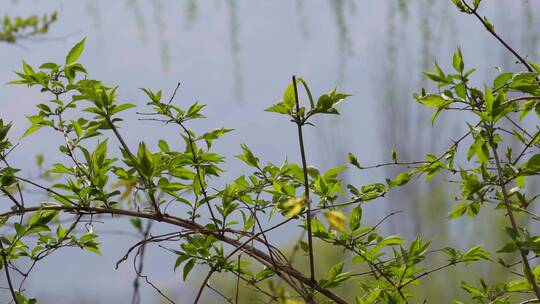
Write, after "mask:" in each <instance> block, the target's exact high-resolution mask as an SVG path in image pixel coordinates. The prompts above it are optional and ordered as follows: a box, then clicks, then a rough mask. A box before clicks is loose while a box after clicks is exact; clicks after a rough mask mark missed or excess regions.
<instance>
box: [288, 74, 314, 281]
mask: <svg viewBox="0 0 540 304" xmlns="http://www.w3.org/2000/svg"><path fill="white" fill-rule="evenodd" d="M292 81H293V87H294V101H295V103H296V117H295V122H296V125H297V126H298V140H299V143H300V154H301V156H302V168H303V170H304V188H305V190H304V191H305V193H304V196H305V197H304V199H305V201H306V205H307V232H308V247H309V270H310V273H311V277H310V278H311V281H312V282H315V264H314V261H313V260H314V259H313V234H312V233H311V201H310V199H309V180H308V171H307V164H306V153H305V150H304V136H303V134H302V124H303V122H302V121H301V120H300V116H299V114H300V104H299V102H298V88H297V87H296V76H294V75H293V77H292Z"/></svg>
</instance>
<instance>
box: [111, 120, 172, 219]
mask: <svg viewBox="0 0 540 304" xmlns="http://www.w3.org/2000/svg"><path fill="white" fill-rule="evenodd" d="M106 121H107V124H108V125H109V127H110V128H111V130H112V131H113V133H114V135H115V136H116V138H117V139H118V141H120V144H121V145H122V147H123V148H124V150H125V151H126V153H127V154H128V155H129V157H130V158H131V161H133V166H134V167H135V170H137V172H138V173H139V175H140V176H141V179H142V180H143V181H144V183H145V184H146V186H147V187H148V196H149V197H150V201H151V202H152V206H153V207H154V209H155V211H156V214H157V215H159V216H161V215H162V214H161V210H160V209H159V203H158V201H157V200H156V197H155V196H154V189H153V184H152V180H148V179H147V178H146V177H144V175H143V174H142V172H141V170H140V169H139V165H138V164H137V158H136V157H135V155H134V154H133V153H131V150H130V149H129V146H128V145H127V143H126V142H125V141H124V138H123V137H122V135H120V132H118V130H117V129H116V126H115V125H114V124H113V122H112V120H111V119H110V117H106Z"/></svg>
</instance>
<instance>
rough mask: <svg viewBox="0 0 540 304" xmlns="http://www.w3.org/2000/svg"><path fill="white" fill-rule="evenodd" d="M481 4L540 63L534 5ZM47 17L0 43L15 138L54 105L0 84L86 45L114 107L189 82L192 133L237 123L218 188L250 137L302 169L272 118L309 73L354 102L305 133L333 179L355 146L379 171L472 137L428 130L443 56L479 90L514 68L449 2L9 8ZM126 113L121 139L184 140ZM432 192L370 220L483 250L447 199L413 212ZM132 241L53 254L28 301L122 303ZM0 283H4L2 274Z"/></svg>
mask: <svg viewBox="0 0 540 304" xmlns="http://www.w3.org/2000/svg"><path fill="white" fill-rule="evenodd" d="M484 2H485V3H483V4H482V14H483V15H486V16H488V17H489V19H490V20H491V21H492V23H493V24H494V25H495V28H496V30H497V31H498V32H499V33H500V34H501V35H502V36H503V37H505V38H506V39H508V40H509V41H510V42H511V43H512V45H514V46H516V48H517V49H518V50H519V52H520V53H521V54H523V55H526V56H528V58H530V59H533V60H538V47H539V44H538V42H539V37H540V28H539V25H540V23H539V22H538V20H537V18H536V17H537V15H538V12H540V1H535V0H529V1H524V0H513V1H505V0H497V1H495V0H493V1H484ZM52 11H58V13H59V20H58V22H57V23H55V24H54V25H53V26H52V27H51V30H50V32H49V33H48V34H47V35H45V36H43V37H39V38H35V39H33V40H23V41H20V42H19V43H18V44H16V45H8V44H0V54H1V56H0V67H1V70H0V83H2V86H1V87H0V102H1V107H0V109H1V110H0V117H1V118H3V119H7V120H11V121H13V124H14V127H13V134H14V137H19V136H20V135H22V133H23V132H24V130H25V128H27V127H28V125H29V123H28V122H27V121H26V119H25V115H29V114H31V113H33V112H34V111H35V105H36V104H38V103H40V102H44V101H45V100H46V99H45V96H43V95H40V94H39V92H37V90H35V89H27V88H25V87H21V86H11V85H4V84H5V83H7V82H8V81H10V80H13V79H14V78H15V75H14V73H13V71H15V70H19V69H20V68H21V61H22V60H25V61H27V62H28V63H29V64H31V65H39V64H41V63H43V62H47V61H60V62H62V61H63V60H64V57H65V54H66V53H67V51H68V50H69V48H70V47H71V46H72V45H73V44H74V43H76V42H77V41H79V40H80V39H82V37H87V39H88V40H87V43H86V50H85V53H84V54H83V56H82V57H81V62H82V63H83V64H84V65H85V66H86V67H87V69H88V71H89V75H90V77H92V78H96V79H101V80H103V81H104V82H105V83H107V84H111V85H118V86H119V89H118V92H119V99H120V100H121V101H126V102H131V103H135V104H137V105H141V106H143V105H144V104H145V103H146V99H145V96H144V95H143V93H142V92H141V91H140V90H139V88H140V87H149V88H152V89H159V88H161V89H163V93H164V95H165V96H170V94H171V93H172V91H173V89H174V88H175V86H176V83H177V82H181V83H182V85H181V87H180V89H179V91H178V94H177V97H176V102H177V103H179V104H181V105H188V104H189V103H191V102H193V101H196V100H197V101H199V102H201V103H204V104H207V107H206V108H205V113H206V116H207V117H208V118H209V119H208V120H205V121H203V123H198V124H195V125H194V128H195V129H196V130H198V131H203V130H209V129H212V128H217V127H221V126H224V127H227V128H233V129H235V131H234V132H233V133H231V134H229V135H227V136H226V137H224V139H223V140H221V141H220V142H219V143H217V144H216V149H217V150H218V151H219V152H221V153H223V154H224V155H226V156H227V159H228V160H229V162H228V163H227V165H226V166H225V167H226V169H227V172H226V173H225V175H224V177H223V179H222V181H226V180H227V178H232V177H234V176H237V175H239V174H242V173H246V172H247V171H246V168H245V167H244V166H243V165H242V163H241V162H240V161H237V160H235V159H234V155H237V154H238V153H239V151H240V144H242V143H247V144H248V145H249V146H250V147H251V148H252V150H253V151H254V152H255V153H256V154H257V155H258V156H259V157H260V158H261V159H263V160H266V161H272V162H274V163H280V162H281V161H283V160H284V159H285V158H288V159H289V161H298V160H299V157H298V151H297V150H298V146H297V139H296V137H295V129H294V128H293V126H292V125H291V124H290V122H288V120H287V119H285V118H283V117H279V116H278V115H275V114H272V113H267V112H264V111H263V110H264V108H266V107H267V106H269V105H270V104H271V103H273V102H275V101H276V100H278V99H279V98H280V96H281V94H282V91H283V89H284V88H285V86H286V85H287V84H288V82H289V81H290V78H291V76H292V75H293V74H295V75H300V76H302V77H303V78H305V79H306V80H307V81H308V83H309V84H310V86H311V88H312V91H314V93H315V94H320V93H323V92H326V91H328V90H330V89H331V88H332V87H333V86H336V85H338V86H339V87H340V88H341V90H343V91H344V92H347V93H350V94H353V96H352V97H351V98H350V99H349V100H347V102H345V103H343V104H342V105H341V106H340V110H341V112H342V115H341V116H339V117H321V118H319V119H316V121H315V122H316V125H317V126H316V127H315V128H310V129H309V130H308V131H307V140H306V141H307V151H309V154H308V161H309V163H310V164H312V165H314V166H317V167H320V168H323V169H328V168H330V167H333V166H337V165H340V164H343V163H344V162H345V161H346V159H347V152H354V153H355V154H356V155H357V156H358V157H359V159H360V162H361V163H362V164H375V163H380V162H386V161H388V160H389V159H390V152H389V151H390V149H391V148H393V147H395V148H397V151H398V154H399V155H400V159H403V160H412V158H414V156H415V155H423V154H425V153H427V152H433V153H441V152H442V151H444V148H445V147H446V146H447V145H448V143H449V140H450V139H452V138H454V137H455V136H457V135H459V134H460V132H461V131H463V130H462V129H460V126H461V125H462V124H459V122H460V121H461V120H460V119H461V118H460V117H456V116H442V117H441V118H440V121H439V123H438V124H437V125H436V126H435V127H432V126H431V124H430V122H429V115H430V113H429V112H430V111H429V110H426V109H423V108H421V107H420V106H419V105H418V104H416V103H415V102H414V101H413V100H412V98H411V95H412V93H413V92H415V91H418V89H419V88H420V87H421V86H427V87H430V85H429V84H427V83H426V82H425V81H424V80H423V77H422V73H421V71H422V70H425V69H431V68H432V63H433V61H434V60H437V61H438V62H439V63H440V64H441V66H442V67H443V69H445V70H448V69H449V67H450V62H451V54H452V53H453V51H454V50H455V49H456V48H457V47H458V46H460V47H461V49H462V51H463V54H464V57H465V63H466V65H467V64H469V63H474V66H476V67H478V70H477V72H476V74H475V76H474V77H473V79H474V80H476V81H477V82H478V83H481V82H487V83H490V81H491V78H492V77H493V75H494V73H495V72H496V70H495V66H501V67H503V69H508V70H516V69H518V66H517V65H516V63H515V60H514V59H513V58H512V57H510V55H509V54H508V53H507V52H506V51H505V50H504V49H503V48H502V47H501V46H500V45H499V44H498V43H497V42H496V41H495V40H494V39H493V38H492V37H490V36H489V35H488V33H487V32H486V31H485V30H484V29H483V28H482V27H481V26H480V25H479V23H478V22H477V20H475V19H474V18H472V17H471V16H466V15H463V14H461V13H459V12H458V11H457V10H456V9H455V8H454V7H453V6H452V5H451V1H450V0H448V1H446V0H437V1H434V0H431V1H430V0H418V1H397V0H385V1H380V0H365V1H352V0H313V1H312V0H310V1H307V0H303V1H300V0H297V1H285V0H280V1H248V0H243V1H160V0H153V1H137V0H129V1H125V0H122V1H103V0H101V1H90V0H88V1H39V0H36V1H30V0H21V1H6V0H0V12H1V13H2V14H8V15H12V16H16V15H20V16H26V15H30V14H43V13H44V12H52ZM469 67H470V65H469ZM129 113H130V114H129V115H127V116H126V117H125V125H124V127H123V128H122V129H123V130H122V131H123V132H124V133H125V134H126V138H127V139H128V141H129V143H130V144H131V145H136V144H137V143H138V142H139V141H141V140H147V141H148V142H150V143H155V142H156V140H157V139H167V140H170V141H171V142H173V143H175V142H176V143H178V147H179V146H180V144H181V138H180V136H179V133H178V131H177V130H175V129H174V128H170V127H161V126H159V125H156V124H155V123H152V122H140V121H138V120H137V118H138V117H137V116H136V115H135V111H130V112H129ZM38 134H40V133H38ZM61 141H62V139H61V138H60V137H58V135H57V134H54V133H51V132H43V133H41V135H36V136H30V137H28V138H25V139H23V140H20V146H19V147H18V148H17V149H16V150H15V151H14V153H13V155H11V156H10V157H11V159H12V163H13V165H14V166H17V167H20V168H24V169H25V170H26V172H25V174H27V175H29V176H31V175H32V174H36V172H37V169H36V167H35V165H34V156H35V155H37V154H39V153H44V154H45V155H46V156H47V158H46V163H47V164H50V163H53V162H55V161H60V160H62V158H61V157H59V156H51V157H49V155H51V154H53V155H58V153H56V152H57V145H59V144H60V143H61ZM418 153H420V154H418ZM392 173H393V172H392V171H389V170H379V171H369V172H351V173H347V174H346V176H344V178H345V179H346V181H347V182H350V183H353V184H357V185H360V184H364V183H368V182H374V181H376V180H380V179H382V178H383V177H384V176H386V175H387V174H392ZM407 191H409V192H408V193H407ZM429 191H430V189H429V188H428V187H426V186H425V185H423V182H422V181H418V182H417V183H414V184H413V185H411V186H410V187H408V188H406V189H404V190H401V192H398V193H396V194H394V195H391V196H390V197H389V198H387V199H384V200H378V201H376V202H372V203H370V205H369V206H368V207H367V208H368V210H369V211H368V212H365V213H366V215H365V216H367V217H368V219H367V220H368V221H369V222H376V221H377V220H378V219H380V218H382V216H383V215H384V214H387V213H388V212H391V211H395V210H403V211H404V212H403V213H401V214H399V215H398V216H395V217H393V218H392V219H391V220H390V221H389V222H388V223H387V224H386V225H385V227H384V228H385V230H386V232H387V233H403V234H405V235H407V236H411V235H415V234H417V233H422V234H424V235H426V237H429V238H434V239H437V238H438V237H440V234H441V233H443V232H444V234H445V239H450V240H452V241H453V242H455V244H457V246H460V244H461V245H463V246H465V245H466V244H469V243H470V244H476V243H479V242H482V241H484V242H486V240H482V239H480V238H479V237H474V235H473V234H472V232H473V231H485V232H489V231H490V228H489V227H488V228H485V227H484V228H479V227H475V226H474V225H472V224H471V223H470V222H467V221H453V222H448V220H447V218H446V214H447V212H448V210H449V208H451V206H452V202H451V200H450V199H448V198H446V199H442V198H441V199H436V200H435V199H434V200H431V201H429V199H428V203H427V205H426V204H424V205H422V206H424V207H422V208H420V207H419V205H417V204H416V202H417V200H419V199H420V198H422V199H423V200H424V201H425V200H426V196H429V193H430V192H429ZM443 197H444V196H443ZM425 206H428V207H425ZM422 214H429V215H430V217H431V218H430V223H424V222H422V221H421V220H420V218H421V215H422ZM482 226H485V225H482ZM95 229H97V230H98V232H99V229H102V230H103V231H109V232H111V231H112V232H115V231H119V230H122V231H128V230H129V226H128V225H127V222H126V221H122V220H119V221H118V222H116V223H114V224H112V225H103V226H97V227H96V228H95ZM482 229H483V230H482ZM463 235H471V237H470V238H463V237H462V236H463ZM273 237H274V238H275V239H276V240H277V241H279V242H284V243H285V242H287V240H290V239H289V234H286V233H284V232H282V235H280V234H279V233H278V234H276V235H274V236H273ZM136 240H137V239H136V238H134V237H132V236H129V235H124V234H112V235H110V236H104V237H102V238H101V241H102V243H103V245H102V246H103V248H102V251H103V252H104V253H103V255H101V256H98V255H95V254H93V253H88V252H82V251H81V250H78V249H66V250H64V251H60V252H59V253H57V254H55V255H53V256H52V257H50V258H48V259H47V260H46V261H44V262H43V263H40V264H39V266H38V268H37V269H36V270H35V272H34V273H33V275H32V277H31V278H30V279H29V282H28V284H27V286H26V287H27V290H28V293H29V294H30V295H34V296H37V297H38V298H40V300H41V302H40V303H125V302H128V299H129V298H130V297H131V283H132V280H133V275H134V273H133V270H132V268H131V265H130V263H125V264H124V265H123V266H122V267H120V268H119V269H118V270H114V263H115V262H116V260H117V259H118V258H120V257H121V256H122V255H123V253H124V251H125V249H126V248H128V247H129V246H130V245H131V244H132V243H133V242H135V241H136ZM488 243H489V242H488ZM488 246H489V244H488ZM147 260H148V263H147V265H146V268H145V269H147V270H148V274H149V275H150V278H151V280H152V281H153V282H154V283H156V284H157V285H159V286H160V287H162V288H163V289H164V290H167V291H168V292H170V294H171V295H173V296H175V297H179V298H181V299H183V300H186V302H187V303H189V302H190V301H191V300H189V299H192V298H193V296H194V291H193V289H192V288H190V287H189V285H185V284H182V282H181V274H180V273H173V272H172V270H171V269H172V266H173V263H174V256H172V255H171V254H169V253H167V252H164V251H163V250H151V251H150V253H149V255H148V256H147ZM199 279H200V277H197V276H194V277H193V281H191V280H190V283H193V284H194V285H196V284H197V282H198V281H199ZM0 282H1V283H0V285H1V284H3V283H4V277H3V276H2V278H0ZM454 283H455V284H459V280H457V281H456V282H454ZM142 292H143V303H151V302H152V301H154V299H157V295H156V293H155V292H154V291H153V290H152V289H151V288H149V287H148V286H147V285H144V284H143V287H142ZM3 298H4V296H2V299H3Z"/></svg>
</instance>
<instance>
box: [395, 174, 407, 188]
mask: <svg viewBox="0 0 540 304" xmlns="http://www.w3.org/2000/svg"><path fill="white" fill-rule="evenodd" d="M410 180H411V174H410V173H408V172H403V173H400V174H399V175H398V176H397V177H396V179H395V180H394V182H395V183H396V185H398V186H403V185H405V184H407V183H408V182H409V181H410Z"/></svg>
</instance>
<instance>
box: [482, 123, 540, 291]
mask: <svg viewBox="0 0 540 304" xmlns="http://www.w3.org/2000/svg"><path fill="white" fill-rule="evenodd" d="M486 128H488V126H487V125H486ZM487 131H488V132H489V130H487ZM488 134H490V136H489V146H490V148H491V151H492V152H493V158H494V159H495V165H496V167H497V174H498V179H499V186H500V187H501V192H502V195H503V200H504V205H505V207H506V212H507V213H508V218H509V219H510V224H511V225H512V229H514V232H515V233H516V236H517V238H518V239H520V238H521V236H520V233H519V230H518V228H519V227H518V225H517V222H516V218H515V217H514V212H513V211H512V206H511V205H510V198H509V196H508V191H507V190H506V181H505V179H504V174H503V172H502V167H501V161H500V159H499V154H498V153H497V148H496V147H495V144H494V142H493V136H492V135H493V134H492V133H491V132H489V133H488ZM516 244H517V246H518V248H519V253H520V255H521V260H522V261H523V269H524V271H525V276H526V277H527V281H529V284H531V287H532V289H533V291H534V293H535V294H536V297H537V298H538V299H540V288H539V287H538V284H537V283H536V279H535V277H534V273H533V272H532V269H531V265H530V264H529V260H528V259H527V254H526V253H525V250H523V248H522V247H521V245H520V244H519V243H518V242H516Z"/></svg>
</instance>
